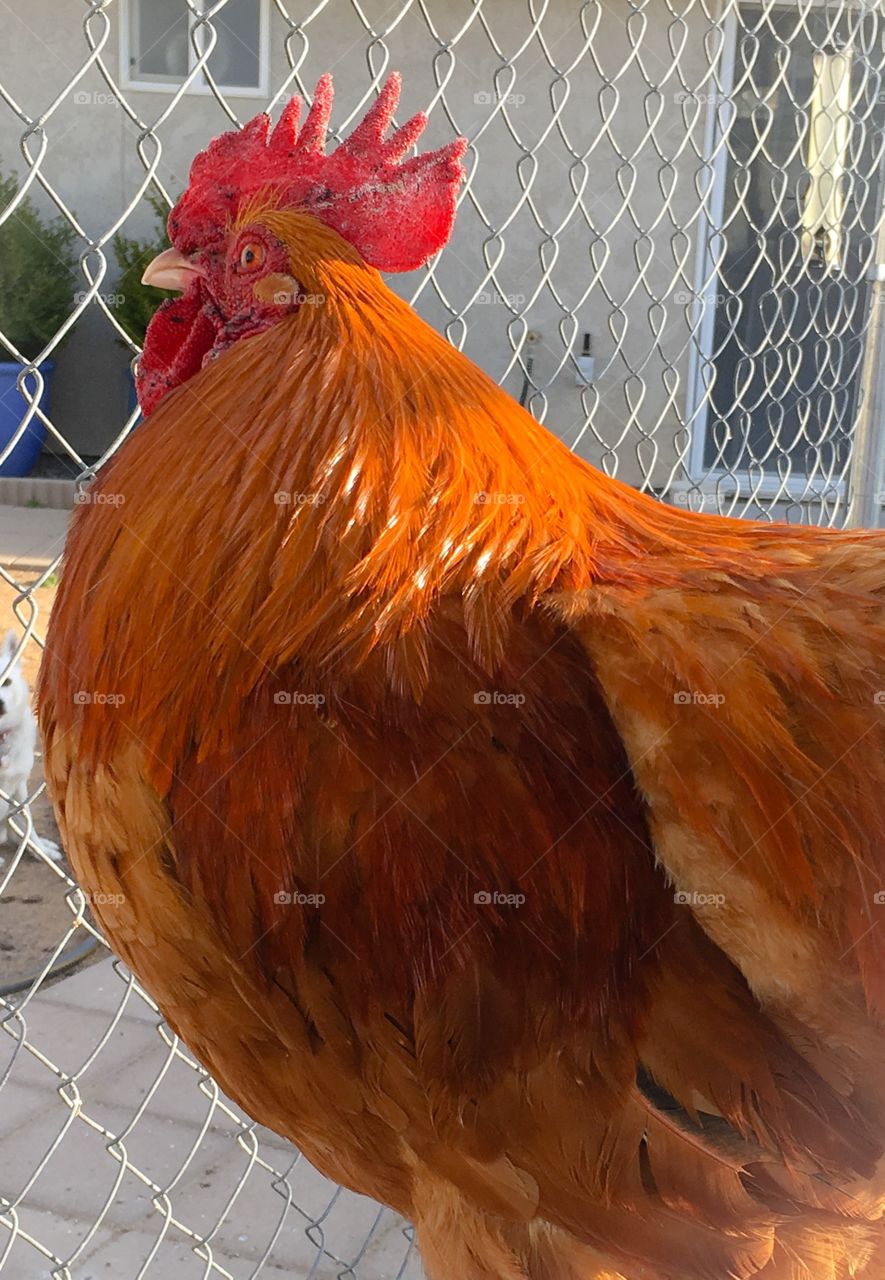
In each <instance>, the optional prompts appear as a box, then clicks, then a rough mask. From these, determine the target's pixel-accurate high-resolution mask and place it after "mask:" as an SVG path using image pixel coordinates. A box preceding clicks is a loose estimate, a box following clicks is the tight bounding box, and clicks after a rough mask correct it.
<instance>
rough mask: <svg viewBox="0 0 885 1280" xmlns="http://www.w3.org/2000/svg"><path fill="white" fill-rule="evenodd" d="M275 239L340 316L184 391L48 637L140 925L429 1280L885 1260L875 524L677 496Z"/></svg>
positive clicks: (68, 812)
mask: <svg viewBox="0 0 885 1280" xmlns="http://www.w3.org/2000/svg"><path fill="white" fill-rule="evenodd" d="M265 225H267V226H268V227H269V228H270V229H271V230H272V232H273V234H274V235H275V236H277V237H279V238H280V239H281V240H283V241H285V243H286V244H287V245H289V246H290V249H291V254H292V264H293V275H294V276H296V277H297V279H298V280H299V281H300V282H301V284H302V286H303V287H304V289H305V290H306V291H307V292H308V293H310V294H313V295H318V296H322V297H323V298H324V299H325V302H324V304H323V305H322V306H316V307H312V308H310V307H303V308H302V309H301V310H299V311H298V312H297V313H296V314H294V315H292V316H290V317H288V318H286V319H284V320H283V321H281V322H280V323H279V324H277V325H276V326H275V327H273V328H270V329H269V330H267V331H266V332H263V333H261V334H260V335H259V336H257V337H254V338H252V339H250V340H249V341H247V342H241V343H238V344H237V345H236V346H234V347H233V348H232V349H231V350H229V351H227V352H226V353H225V354H224V355H222V356H221V358H220V359H218V360H216V361H212V362H211V363H209V364H208V365H207V367H206V368H204V369H203V370H202V372H200V373H198V374H197V375H196V376H195V377H193V378H192V379H191V380H190V381H188V382H186V383H185V384H184V385H183V386H181V387H179V388H178V389H177V390H176V391H174V392H173V393H172V394H170V395H168V396H166V398H165V399H163V401H162V402H161V403H160V405H159V407H158V408H157V410H156V412H155V413H154V414H153V416H152V417H151V419H150V421H149V422H148V424H147V425H146V426H145V427H143V428H141V429H140V430H139V431H138V432H137V433H136V434H135V436H134V437H133V438H132V439H131V440H130V441H128V442H127V444H126V446H125V447H124V449H123V450H122V451H121V452H120V454H119V455H118V456H117V457H116V458H114V459H113V461H112V462H111V464H110V465H109V466H108V467H107V468H106V469H105V471H104V472H103V473H102V476H101V478H100V479H99V481H98V482H97V485H96V488H95V490H94V492H96V493H103V494H106V495H111V494H117V495H123V497H124V499H125V501H123V502H120V503H117V504H114V505H112V504H110V503H101V502H98V501H94V502H92V503H91V504H89V505H88V506H84V507H83V508H81V510H80V512H79V514H78V516H77V519H76V521H75V523H74V528H73V531H72V534H71V538H70V542H69V546H68V553H67V562H66V566H65V570H64V575H63V580H62V584H61V590H60V593H59V598H58V602H57V605H56V608H55V611H54V614H53V617H52V622H51V628H50V635H49V642H48V654H47V663H46V667H45V671H44V675H43V681H42V691H41V717H42V725H43V731H44V734H45V740H46V752H47V773H48V776H49V780H50V784H51V787H52V790H53V793H54V797H55V802H56V805H57V808H58V813H59V819H60V822H61V825H62V828H63V830H64V834H65V840H66V847H67V848H68V850H69V852H70V855H71V857H72V860H73V862H74V864H75V866H76V868H77V872H78V874H79V876H80V878H81V880H82V883H83V884H84V886H85V887H86V888H87V889H88V890H91V891H92V892H93V893H94V894H97V893H104V894H109V895H113V897H112V898H110V899H106V900H105V901H106V902H110V903H112V904H113V905H104V906H101V907H100V908H99V909H98V913H99V915H100V916H101V920H102V923H103V925H104V927H105V929H106V930H107V933H108V935H109V937H110V939H111V941H112V943H113V945H114V946H115V948H116V949H117V950H118V951H119V952H120V954H121V955H122V956H123V957H124V959H125V960H126V961H127V962H128V963H129V964H130V965H131V966H132V968H133V969H134V970H135V971H136V972H137V973H138V975H139V976H140V977H141V978H142V980H143V981H144V982H145V983H146V985H147V986H148V988H149V989H150V991H151V992H152V993H153V994H154V996H155V997H156V998H157V1000H158V1002H159V1004H160V1006H161V1007H162V1009H163V1010H164V1012H165V1014H166V1015H167V1017H168V1018H169V1020H170V1022H171V1024H172V1025H173V1027H174V1028H175V1029H176V1030H177V1031H178V1032H179V1033H180V1034H181V1035H182V1037H183V1038H184V1039H185V1040H186V1042H187V1043H188V1044H189V1045H190V1046H191V1047H192V1049H193V1050H194V1051H195V1052H196V1053H197V1054H198V1055H199V1056H200V1057H201V1059H202V1060H203V1061H204V1062H205V1063H206V1065H207V1066H208V1067H209V1068H210V1069H211V1070H212V1071H213V1072H214V1073H215V1074H216V1076H217V1078H218V1079H219V1081H220V1082H221V1084H222V1085H223V1087H224V1088H225V1089H226V1090H227V1091H228V1093H230V1094H231V1095H232V1096H233V1097H234V1098H235V1099H236V1100H237V1101H238V1102H239V1103H241V1104H242V1106H243V1107H244V1108H245V1109H246V1110H247V1111H248V1112H249V1113H250V1114H251V1115H253V1116H255V1117H256V1118H257V1119H259V1120H261V1121H262V1122H263V1123H265V1124H268V1125H270V1126H272V1127H273V1128H275V1129H276V1130H278V1131H279V1132H280V1133H283V1134H286V1135H287V1136H289V1137H291V1138H292V1139H293V1140H294V1141H295V1142H296V1143H298V1145H299V1146H300V1147H302V1148H303V1149H304V1151H305V1152H306V1153H307V1155H308V1156H309V1157H310V1158H311V1159H312V1160H313V1161H314V1162H315V1163H316V1164H317V1165H318V1166H319V1167H320V1168H321V1169H322V1170H324V1171H325V1172H326V1173H328V1174H329V1175H330V1176H331V1177H333V1178H335V1179H337V1180H340V1181H342V1182H344V1183H346V1184H347V1185H349V1186H352V1187H355V1188H357V1189H358V1190H360V1191H362V1192H365V1193H367V1194H369V1195H372V1196H376V1197H378V1198H379V1199H381V1200H384V1201H386V1202H388V1203H390V1204H392V1205H394V1206H395V1207H396V1208H397V1209H399V1210H400V1211H401V1212H403V1213H404V1214H408V1215H410V1216H412V1217H413V1218H414V1220H415V1222H416V1224H417V1229H418V1239H419V1243H420V1245H421V1248H422V1251H423V1256H424V1259H425V1264H426V1267H427V1269H428V1272H429V1275H430V1276H431V1277H432V1280H617V1278H618V1277H624V1278H625V1280H640V1277H641V1278H642V1280H745V1278H748V1277H755V1276H758V1277H763V1278H764V1280H849V1277H860V1276H863V1277H865V1280H881V1277H882V1275H883V1274H885V1246H883V1243H882V1230H881V1227H880V1225H879V1215H880V1213H881V1210H882V1207H883V1203H885V1170H883V1159H882V1146H883V1141H885V1071H883V1065H885V1063H883V1045H885V1036H883V1026H882V1018H883V1012H885V951H883V936H885V934H883V924H882V923H881V922H882V920H883V919H885V900H883V896H882V895H883V891H885V849H883V842H885V822H883V817H885V751H883V736H885V705H883V702H882V695H881V694H880V693H879V690H880V688H881V687H883V686H885V662H883V657H885V630H883V628H885V610H883V594H882V593H883V587H885V538H883V536H882V535H879V534H875V533H852V534H849V533H844V534H840V533H832V532H824V531H818V530H814V529H802V528H787V527H778V526H764V527H763V526H756V525H752V524H741V523H738V522H733V521H728V520H724V519H717V518H713V517H702V516H693V515H691V514H688V513H684V512H678V511H674V510H672V509H669V508H666V507H663V506H660V505H657V504H656V503H654V502H653V501H652V500H650V499H648V498H645V497H643V496H641V495H638V494H636V493H635V492H633V491H631V490H629V489H627V488H626V487H624V486H622V485H620V484H618V483H617V482H615V481H612V480H609V479H607V478H604V477H603V476H602V475H600V474H598V473H597V472H595V471H593V470H592V469H591V468H589V467H588V466H586V465H585V464H584V463H582V462H581V461H579V460H578V459H576V458H575V457H573V456H572V455H570V454H569V453H568V452H567V451H566V450H565V449H564V448H563V447H562V446H561V445H559V444H558V443H557V442H556V441H555V440H554V439H553V438H552V437H551V436H550V435H549V434H548V433H547V432H546V431H545V430H544V429H543V428H541V427H540V426H539V425H538V424H537V423H536V422H534V421H533V420H532V419H531V418H530V417H529V416H528V415H527V414H525V413H524V412H523V411H522V410H521V409H519V408H518V407H517V406H516V405H515V404H514V403H513V402H512V401H511V400H510V399H509V398H508V397H507V396H506V395H504V393H503V392H502V391H500V390H499V389H498V388H497V387H496V386H494V385H493V384H492V383H491V382H490V381H489V380H488V379H487V378H486V377H485V376H484V375H483V374H482V373H480V372H479V371H478V370H476V369H475V368H474V367H473V366H472V365H471V364H470V363H469V362H468V361H466V360H465V359H464V358H463V357H462V356H460V355H459V354H458V353H457V352H456V351H454V350H453V349H452V348H451V347H449V346H448V345H447V344H446V343H445V342H444V341H443V340H442V339H441V338H439V337H438V336H437V335H436V334H434V333H433V332H432V331H431V330H429V329H428V328H427V327H426V326H424V325H423V324H422V323H421V322H420V321H419V320H418V319H417V318H416V317H415V316H414V314H413V313H412V312H411V311H410V310H409V308H407V307H406V306H405V305H404V304H403V303H401V302H399V301H398V300H397V299H396V298H395V297H394V296H393V295H392V294H391V293H389V292H388V291H387V289H386V288H385V286H384V285H383V284H382V282H381V280H380V278H379V277H378V276H377V274H376V273H375V272H374V271H373V270H372V269H370V268H368V267H366V266H365V264H364V263H363V262H362V261H361V260H360V259H359V258H358V256H357V255H356V254H355V253H354V252H352V251H350V250H349V249H348V247H347V246H346V245H344V244H343V242H342V241H340V240H339V239H338V237H337V236H336V234H335V233H334V232H333V231H330V230H328V229H327V228H324V227H322V226H320V225H319V224H318V223H315V222H314V221H313V220H312V219H311V218H310V217H309V216H307V215H298V214H289V213H285V212H279V211H270V210H269V211H267V213H266V215H265ZM281 495H282V496H281ZM77 690H87V691H92V692H94V693H97V694H102V693H108V694H111V693H112V694H114V695H117V698H119V699H122V700H121V701H115V702H114V703H113V704H112V705H109V704H108V703H107V702H104V701H102V700H101V699H100V698H97V697H94V698H93V699H92V700H91V701H90V702H88V703H86V704H78V703H77V701H76V700H75V697H74V694H75V692H76V691H77Z"/></svg>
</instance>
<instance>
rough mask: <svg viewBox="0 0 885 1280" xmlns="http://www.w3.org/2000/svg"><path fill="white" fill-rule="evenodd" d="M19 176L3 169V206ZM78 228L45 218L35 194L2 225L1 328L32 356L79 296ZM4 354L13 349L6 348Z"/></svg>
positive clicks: (0, 353)
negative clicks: (76, 286)
mask: <svg viewBox="0 0 885 1280" xmlns="http://www.w3.org/2000/svg"><path fill="white" fill-rule="evenodd" d="M19 186H20V184H19V179H18V178H17V177H15V176H14V175H11V176H9V177H6V176H4V175H3V174H2V173H0V209H5V208H6V207H7V205H9V204H11V203H12V201H13V200H14V199H15V196H16V194H17V193H18V191H19ZM76 239H77V233H76V232H75V231H74V228H73V227H72V226H71V224H70V223H69V222H68V221H67V220H66V219H65V218H63V217H61V216H59V217H57V218H44V217H42V216H41V215H40V213H38V211H37V207H36V205H35V204H34V203H33V201H32V200H31V198H30V197H29V196H26V197H25V198H24V200H23V201H22V202H21V204H20V205H19V206H18V208H17V209H16V211H15V213H13V214H12V215H11V216H10V217H9V218H7V219H6V221H5V222H4V223H3V224H2V226H0V330H2V332H3V334H4V335H5V336H6V338H8V340H9V341H10V342H11V343H12V344H13V346H14V347H16V348H17V350H19V351H20V352H21V353H22V355H23V356H24V357H25V358H26V359H27V360H33V359H34V357H35V356H38V355H39V354H40V352H41V351H42V350H43V348H44V347H45V346H46V343H47V342H48V341H49V339H50V338H51V337H52V335H53V334H54V333H55V331H56V330H57V329H58V328H59V326H60V325H61V324H62V323H63V321H64V320H65V318H66V316H67V315H68V312H69V311H70V308H71V302H72V300H73V291H74V280H75V268H76V257H75V254H74V243H75V241H76ZM0 359H9V353H8V352H6V351H4V350H2V349H0Z"/></svg>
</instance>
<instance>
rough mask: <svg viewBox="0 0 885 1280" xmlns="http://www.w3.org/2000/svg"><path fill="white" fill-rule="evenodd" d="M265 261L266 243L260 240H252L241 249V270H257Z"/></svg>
mask: <svg viewBox="0 0 885 1280" xmlns="http://www.w3.org/2000/svg"><path fill="white" fill-rule="evenodd" d="M263 263H264V245H263V244H262V243H261V241H260V240H250V241H249V242H248V244H244V245H243V247H242V249H241V250H240V270H242V271H255V270H257V268H258V267H260V266H262V264H263Z"/></svg>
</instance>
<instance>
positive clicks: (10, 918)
mask: <svg viewBox="0 0 885 1280" xmlns="http://www.w3.org/2000/svg"><path fill="white" fill-rule="evenodd" d="M16 576H17V578H18V580H19V581H21V582H22V585H28V584H29V583H30V582H33V581H34V580H35V578H36V576H37V575H36V573H35V572H34V571H25V572H21V571H18V570H17V571H16ZM16 594H17V593H16V592H15V591H14V590H13V589H12V588H11V587H10V586H8V584H7V583H6V582H3V581H0V634H2V633H3V632H5V631H6V630H7V629H9V628H10V627H11V628H13V629H15V630H16V631H18V632H21V630H22V624H21V623H20V622H19V621H18V620H17V619H16V617H15V614H14V612H13V602H14V601H15V599H16ZM54 597H55V587H54V586H46V587H42V588H40V589H39V590H36V591H35V592H34V593H33V599H34V601H35V602H36V604H37V607H38V615H37V623H36V628H35V629H36V631H37V633H38V634H39V635H40V636H41V637H42V636H43V635H45V631H46V623H47V620H48V617H49V611H50V609H51V608H52V602H53V599H54ZM24 616H27V613H26V612H25V614H24ZM40 653H41V651H40V647H39V645H37V644H36V643H34V642H31V643H30V644H29V645H28V646H27V648H26V649H25V652H24V654H23V656H22V667H23V670H24V673H25V678H26V679H27V681H28V684H29V685H30V687H31V689H32V690H33V688H34V686H35V684H36V680H37V671H38V668H39V666H40ZM42 778H43V773H42V763H41V761H40V759H39V758H38V760H37V763H36V765H35V767H34V772H33V774H32V776H31V792H32V793H33V791H34V790H35V789H36V787H37V785H38V783H39V782H41V781H42ZM31 813H32V814H33V818H34V828H35V830H36V832H37V833H38V835H40V836H47V837H49V839H51V840H55V841H56V843H57V844H59V845H60V844H61V838H60V836H59V833H58V828H57V827H56V825H55V818H54V817H53V814H52V806H51V805H50V803H49V799H48V797H47V795H46V792H45V790H44V791H42V792H41V794H40V795H39V796H38V797H37V799H36V800H35V801H34V802H33V804H32V805H31ZM10 837H11V838H10V840H9V841H8V843H7V844H6V845H5V846H3V847H0V857H3V858H4V863H3V865H2V866H0V989H2V988H3V987H5V986H7V984H9V983H11V982H15V981H17V980H20V979H23V978H26V977H28V976H29V975H31V974H35V973H38V972H39V971H40V970H41V969H42V968H43V966H44V965H45V964H46V962H47V960H48V959H49V957H50V956H51V955H52V953H53V952H54V951H55V949H56V947H57V946H58V944H59V942H60V941H61V939H62V938H64V937H65V935H66V934H67V932H68V931H69V929H70V927H71V921H72V919H73V916H72V913H71V908H70V907H69V906H68V904H67V902H66V901H65V895H66V894H67V893H68V892H69V890H68V886H67V884H66V882H65V880H64V878H63V877H61V876H59V874H58V873H57V871H56V870H55V869H53V868H52V867H49V866H47V865H46V863H45V862H44V861H43V859H42V858H38V857H36V856H35V855H33V854H30V853H25V854H24V855H23V857H22V858H21V861H20V862H19V863H18V865H17V866H16V867H15V869H14V870H13V872H12V875H11V877H10V878H9V882H8V883H6V880H7V875H8V872H9V869H10V866H11V865H12V862H13V859H14V856H15V852H16V849H17V847H18V842H17V840H16V839H15V836H14V835H13V834H12V833H10ZM58 865H59V867H60V869H61V870H63V871H65V872H67V873H68V874H70V868H69V867H68V864H67V862H66V861H64V862H62V863H60V864H58ZM84 937H85V933H84V930H82V929H77V930H76V932H75V935H74V937H73V939H72V940H71V941H70V942H69V943H68V945H67V947H66V952H65V953H67V951H69V950H73V948H74V947H76V946H79V945H80V944H81V943H82V942H83V940H84ZM106 954H107V953H106V952H103V951H101V952H98V953H96V954H95V958H100V957H101V956H102V955H106Z"/></svg>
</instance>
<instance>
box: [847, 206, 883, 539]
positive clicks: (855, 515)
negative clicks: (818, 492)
mask: <svg viewBox="0 0 885 1280" xmlns="http://www.w3.org/2000/svg"><path fill="white" fill-rule="evenodd" d="M867 279H868V280H869V282H870V312H869V315H870V322H869V325H868V327H867V341H866V348H865V350H864V360H863V370H862V372H861V384H860V385H861V395H862V396H863V399H862V401H861V408H860V414H859V416H858V420H857V426H856V427H855V431H854V440H853V447H852V450H851V470H850V473H849V484H850V493H851V498H850V501H849V504H848V513H847V515H846V517H845V527H846V528H868V529H875V528H877V527H878V525H879V518H880V513H881V510H882V493H883V488H885V217H883V218H881V220H880V222H879V230H878V234H877V236H876V259H875V261H874V262H873V263H871V264H870V267H869V269H868V271H867Z"/></svg>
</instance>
